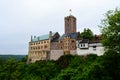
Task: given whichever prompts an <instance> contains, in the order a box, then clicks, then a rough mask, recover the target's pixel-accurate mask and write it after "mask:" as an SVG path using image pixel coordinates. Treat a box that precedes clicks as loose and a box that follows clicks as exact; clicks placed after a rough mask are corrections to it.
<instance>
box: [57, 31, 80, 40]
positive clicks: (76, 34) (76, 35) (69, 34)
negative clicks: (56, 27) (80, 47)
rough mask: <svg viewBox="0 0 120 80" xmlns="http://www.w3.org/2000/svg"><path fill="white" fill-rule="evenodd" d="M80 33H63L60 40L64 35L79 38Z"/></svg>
mask: <svg viewBox="0 0 120 80" xmlns="http://www.w3.org/2000/svg"><path fill="white" fill-rule="evenodd" d="M79 35H80V33H79V32H75V33H68V34H63V35H62V36H61V37H60V38H59V40H61V39H63V38H64V37H70V38H71V39H78V37H79Z"/></svg>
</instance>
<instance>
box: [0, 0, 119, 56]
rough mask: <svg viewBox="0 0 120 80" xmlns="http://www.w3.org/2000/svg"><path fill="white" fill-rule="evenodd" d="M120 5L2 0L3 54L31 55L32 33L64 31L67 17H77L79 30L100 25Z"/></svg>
mask: <svg viewBox="0 0 120 80" xmlns="http://www.w3.org/2000/svg"><path fill="white" fill-rule="evenodd" d="M116 7H118V8H120V0H0V54H15V55H17V54H21V55H23V54H24V55H26V54H28V43H29V41H30V38H31V35H33V36H34V35H35V36H39V35H43V34H48V33H49V31H52V32H59V33H60V34H61V35H62V34H64V17H66V16H69V15H70V12H69V9H72V12H71V14H72V15H73V16H75V17H76V18H77V31H79V32H82V31H83V29H84V28H89V29H91V30H92V31H93V32H94V34H100V30H99V27H98V25H100V23H101V20H102V19H104V18H105V16H104V14H105V13H106V12H107V11H108V10H114V9H115V8H116Z"/></svg>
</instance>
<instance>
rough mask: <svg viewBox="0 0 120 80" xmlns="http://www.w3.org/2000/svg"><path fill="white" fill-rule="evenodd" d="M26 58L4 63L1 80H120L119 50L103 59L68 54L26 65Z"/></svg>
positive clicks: (108, 53) (102, 57) (94, 56)
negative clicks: (55, 59) (52, 59)
mask: <svg viewBox="0 0 120 80" xmlns="http://www.w3.org/2000/svg"><path fill="white" fill-rule="evenodd" d="M24 59H25V58H24ZM24 59H22V60H21V61H16V60H15V59H14V58H11V59H9V60H8V61H5V62H4V61H3V62H4V63H3V62H1V63H2V65H0V80H119V79H120V63H119V61H120V54H118V53H115V51H108V52H106V53H105V54H104V55H103V56H97V55H95V54H89V55H87V56H77V55H75V56H73V55H64V56H61V57H60V58H59V59H58V60H57V61H37V62H35V63H31V64H26V61H24ZM1 61H2V60H1ZM111 65H112V66H111Z"/></svg>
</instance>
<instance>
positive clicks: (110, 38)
mask: <svg viewBox="0 0 120 80" xmlns="http://www.w3.org/2000/svg"><path fill="white" fill-rule="evenodd" d="M100 29H101V33H102V42H103V45H104V46H105V48H106V50H115V51H116V52H117V53H120V9H118V8H117V9H115V10H110V11H108V12H107V13H106V15H105V19H103V20H102V21H101V25H100Z"/></svg>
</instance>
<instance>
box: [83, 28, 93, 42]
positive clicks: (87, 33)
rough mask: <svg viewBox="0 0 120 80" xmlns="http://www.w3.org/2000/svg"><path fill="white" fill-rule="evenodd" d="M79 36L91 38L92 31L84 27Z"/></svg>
mask: <svg viewBox="0 0 120 80" xmlns="http://www.w3.org/2000/svg"><path fill="white" fill-rule="evenodd" d="M81 38H83V39H89V40H92V39H93V32H92V31H91V30H90V29H89V28H87V29H86V28H85V29H84V31H83V32H81Z"/></svg>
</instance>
